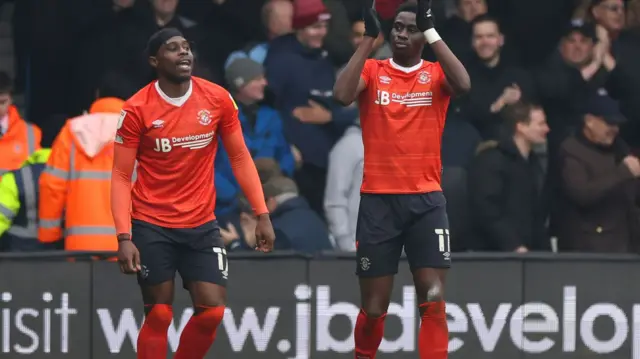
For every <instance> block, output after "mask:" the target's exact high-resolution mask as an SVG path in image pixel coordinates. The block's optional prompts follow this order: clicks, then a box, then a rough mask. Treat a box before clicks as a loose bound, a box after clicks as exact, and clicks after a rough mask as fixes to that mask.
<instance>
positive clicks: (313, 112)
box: [265, 0, 357, 216]
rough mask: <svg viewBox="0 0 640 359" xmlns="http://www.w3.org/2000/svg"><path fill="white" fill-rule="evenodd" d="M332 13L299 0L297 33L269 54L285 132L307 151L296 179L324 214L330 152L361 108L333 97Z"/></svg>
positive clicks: (275, 42)
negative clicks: (344, 104)
mask: <svg viewBox="0 0 640 359" xmlns="http://www.w3.org/2000/svg"><path fill="white" fill-rule="evenodd" d="M330 17H331V15H330V14H329V13H328V12H327V9H326V7H325V6H324V5H323V4H322V2H321V1H320V0H307V1H296V2H295V3H294V19H293V27H294V29H296V30H295V33H293V34H290V35H285V36H281V37H279V38H277V39H275V40H273V41H272V42H271V46H270V48H269V53H268V54H267V58H266V59H265V68H266V75H267V80H268V81H269V87H270V89H271V92H272V93H273V95H274V96H275V107H276V109H277V110H278V111H279V112H280V114H281V116H282V121H283V128H284V134H285V137H286V138H287V139H288V140H289V141H291V144H292V145H294V146H295V147H296V148H297V149H298V150H299V151H300V153H301V155H302V162H303V163H302V167H301V168H300V169H299V170H298V171H297V172H296V174H295V180H296V182H297V184H298V186H299V189H300V194H301V195H302V196H303V197H305V198H306V199H307V201H308V202H309V205H310V206H311V208H312V209H314V210H315V211H316V212H317V213H318V214H320V215H321V216H324V209H323V202H324V188H325V184H326V177H327V164H328V157H329V151H330V150H331V148H332V147H333V145H334V144H335V142H336V141H337V140H338V139H339V138H340V137H341V136H342V134H343V133H344V131H345V129H346V128H347V127H349V125H351V124H352V123H353V122H354V121H355V119H356V117H357V109H355V108H343V107H342V106H340V105H339V104H338V103H336V102H335V100H334V99H333V84H334V83H335V79H336V70H335V67H334V65H333V63H332V62H331V60H330V59H329V57H328V55H327V51H325V50H324V49H323V45H324V39H325V37H326V35H327V21H328V20H329V19H330Z"/></svg>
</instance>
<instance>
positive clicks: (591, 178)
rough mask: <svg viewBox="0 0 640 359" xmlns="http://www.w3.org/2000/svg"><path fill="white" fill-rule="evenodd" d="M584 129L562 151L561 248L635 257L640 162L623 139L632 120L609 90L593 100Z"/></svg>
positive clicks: (589, 101)
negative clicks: (624, 127)
mask: <svg viewBox="0 0 640 359" xmlns="http://www.w3.org/2000/svg"><path fill="white" fill-rule="evenodd" d="M583 113H584V117H583V127H582V129H581V130H580V131H578V132H577V133H576V134H575V135H574V136H572V137H569V138H567V139H566V140H565V141H564V142H563V143H562V146H561V148H560V153H559V156H560V159H559V163H560V166H561V174H562V190H563V196H562V201H561V203H560V210H559V211H558V214H557V216H556V217H555V218H554V222H555V224H554V227H555V228H556V229H557V231H558V232H557V233H558V237H559V242H558V244H559V248H560V249H562V250H567V251H579V252H600V253H603V252H612V253H613V252H615V253H626V252H635V251H637V249H638V241H639V240H640V237H639V226H640V208H638V204H639V203H640V197H639V195H640V192H639V191H638V190H639V189H640V182H639V181H638V178H639V177H640V162H639V161H638V158H637V157H635V156H633V155H631V154H630V151H629V147H628V146H627V144H626V143H625V142H624V141H623V140H622V139H621V138H620V137H619V136H618V133H619V127H620V125H621V124H622V123H624V122H625V121H626V119H625V117H624V116H623V115H622V114H621V113H620V108H619V106H618V103H617V102H616V101H614V100H612V99H611V98H610V97H609V96H608V95H607V93H606V91H604V90H602V89H601V90H599V91H597V92H596V93H594V94H593V95H591V96H589V97H588V98H587V101H586V102H585V107H584V110H583Z"/></svg>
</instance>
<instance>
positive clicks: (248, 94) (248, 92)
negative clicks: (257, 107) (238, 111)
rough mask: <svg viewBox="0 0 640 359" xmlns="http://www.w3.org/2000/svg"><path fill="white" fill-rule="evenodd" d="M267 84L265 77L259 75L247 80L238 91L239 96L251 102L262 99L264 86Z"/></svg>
mask: <svg viewBox="0 0 640 359" xmlns="http://www.w3.org/2000/svg"><path fill="white" fill-rule="evenodd" d="M266 86H267V79H266V78H265V77H264V76H260V77H258V78H255V79H253V80H251V81H249V82H248V83H247V84H246V85H244V86H243V87H242V88H240V90H239V91H238V93H239V95H240V97H241V98H245V99H247V100H249V101H252V102H258V101H261V100H262V99H264V88H265V87H266Z"/></svg>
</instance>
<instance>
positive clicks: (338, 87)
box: [333, 7, 384, 106]
mask: <svg viewBox="0 0 640 359" xmlns="http://www.w3.org/2000/svg"><path fill="white" fill-rule="evenodd" d="M363 14H364V24H365V33H364V40H362V43H360V45H359V46H358V48H357V49H356V52H355V53H354V54H353V56H351V59H350V60H349V62H348V63H347V65H346V66H345V68H344V70H342V72H341V73H340V74H339V75H338V78H337V79H336V83H335V85H334V86H333V96H334V98H335V99H336V101H338V102H339V103H340V104H341V105H343V106H349V105H351V104H352V103H353V101H355V99H356V98H358V95H360V93H361V92H362V91H363V90H364V89H365V87H366V83H365V81H364V80H363V79H362V77H361V76H360V75H361V74H362V69H363V68H364V63H365V61H367V58H369V55H370V54H371V52H372V51H374V50H375V48H376V46H379V45H380V44H381V43H382V42H383V41H384V37H383V36H382V32H381V29H380V21H379V20H378V14H377V13H376V11H375V9H374V8H373V7H366V8H365V9H364V10H363Z"/></svg>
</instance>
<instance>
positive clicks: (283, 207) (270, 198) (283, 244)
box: [241, 176, 333, 254]
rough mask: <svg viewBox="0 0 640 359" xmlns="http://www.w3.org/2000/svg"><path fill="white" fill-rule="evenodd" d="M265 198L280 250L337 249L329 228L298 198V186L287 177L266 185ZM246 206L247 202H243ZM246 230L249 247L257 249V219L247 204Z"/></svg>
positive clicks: (310, 252) (244, 218)
mask: <svg viewBox="0 0 640 359" xmlns="http://www.w3.org/2000/svg"><path fill="white" fill-rule="evenodd" d="M263 187H264V196H265V198H266V199H267V207H268V208H269V213H270V214H271V223H272V224H273V229H274V231H275V233H276V249H291V250H295V251H299V252H304V253H309V254H313V253H315V252H319V251H323V250H330V249H333V245H332V243H331V240H330V238H329V231H328V229H327V226H326V225H325V224H324V222H323V221H322V218H320V216H318V214H317V213H315V212H314V211H313V210H311V208H309V204H308V203H307V201H306V200H305V199H304V198H302V197H300V196H299V195H298V187H297V186H296V184H295V182H293V180H291V179H289V178H287V177H282V176H281V177H275V178H272V179H270V180H269V181H267V183H265V184H264V186H263ZM242 202H243V203H245V202H246V200H243V201H242ZM242 207H243V210H242V212H243V213H242V214H241V223H242V230H243V232H244V235H245V240H246V244H247V246H248V247H249V248H253V247H255V217H254V215H253V211H252V209H251V208H250V206H247V205H243V206H242Z"/></svg>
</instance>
